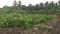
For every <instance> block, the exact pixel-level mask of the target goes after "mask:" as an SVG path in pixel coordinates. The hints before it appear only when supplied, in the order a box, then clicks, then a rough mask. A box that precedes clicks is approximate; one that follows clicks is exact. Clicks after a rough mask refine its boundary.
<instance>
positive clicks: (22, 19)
mask: <svg viewBox="0 0 60 34" xmlns="http://www.w3.org/2000/svg"><path fill="white" fill-rule="evenodd" d="M51 18H52V16H51V15H38V14H5V15H0V27H3V28H4V27H6V28H8V27H24V28H31V27H33V26H34V25H35V24H41V23H45V22H46V21H48V20H49V19H51Z"/></svg>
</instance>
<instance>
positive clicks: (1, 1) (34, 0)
mask: <svg viewBox="0 0 60 34" xmlns="http://www.w3.org/2000/svg"><path fill="white" fill-rule="evenodd" d="M16 1H17V2H18V1H19V0H16ZM20 1H21V2H22V4H23V5H28V4H32V5H35V4H39V3H41V2H43V3H45V2H46V1H49V2H51V1H54V2H58V0H20ZM13 2H14V0H0V7H3V6H6V5H7V6H12V4H13Z"/></svg>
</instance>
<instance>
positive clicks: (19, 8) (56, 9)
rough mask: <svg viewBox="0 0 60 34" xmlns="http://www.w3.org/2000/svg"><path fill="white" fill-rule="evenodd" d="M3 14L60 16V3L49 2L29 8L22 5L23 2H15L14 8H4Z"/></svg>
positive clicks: (30, 5)
mask: <svg viewBox="0 0 60 34" xmlns="http://www.w3.org/2000/svg"><path fill="white" fill-rule="evenodd" d="M0 11H1V12H6V13H26V14H27V13H28V14H60V1H58V2H57V3H55V2H53V1H51V2H50V3H49V2H48V1H47V2H45V3H42V2H41V3H39V4H36V5H32V4H29V5H28V6H26V5H22V4H21V1H19V2H16V0H15V1H14V4H13V6H11V7H9V6H4V7H3V8H1V9H0Z"/></svg>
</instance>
